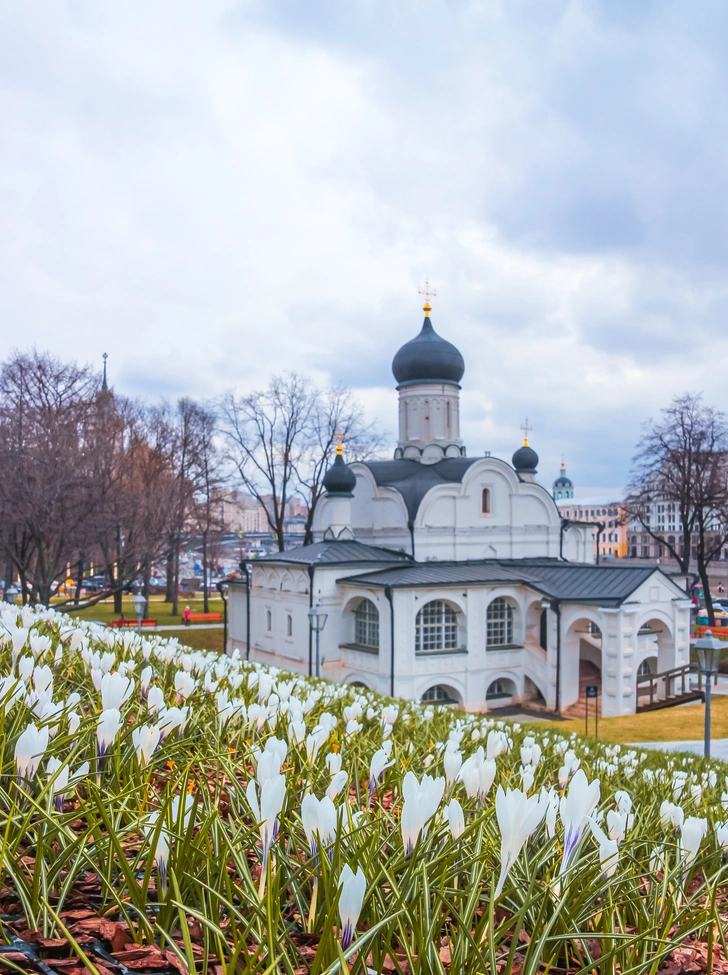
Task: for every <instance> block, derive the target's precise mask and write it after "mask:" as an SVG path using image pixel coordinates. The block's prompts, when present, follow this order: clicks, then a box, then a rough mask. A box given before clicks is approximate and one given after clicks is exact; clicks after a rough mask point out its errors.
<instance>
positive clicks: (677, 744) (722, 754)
mask: <svg viewBox="0 0 728 975" xmlns="http://www.w3.org/2000/svg"><path fill="white" fill-rule="evenodd" d="M629 747H630V748H659V749H660V750H661V751H666V752H692V753H693V755H702V754H703V742H702V739H701V740H700V741H631V742H630V743H629ZM710 757H711V758H720V759H722V760H723V761H724V762H728V738H713V739H711V742H710Z"/></svg>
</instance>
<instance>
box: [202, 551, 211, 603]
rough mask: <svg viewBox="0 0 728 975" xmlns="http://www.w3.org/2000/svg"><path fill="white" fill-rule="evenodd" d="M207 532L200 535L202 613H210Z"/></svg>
mask: <svg viewBox="0 0 728 975" xmlns="http://www.w3.org/2000/svg"><path fill="white" fill-rule="evenodd" d="M207 576H208V572H207V532H203V533H202V612H203V613H209V612H210V595H209V593H208V591H207V590H208V585H207Z"/></svg>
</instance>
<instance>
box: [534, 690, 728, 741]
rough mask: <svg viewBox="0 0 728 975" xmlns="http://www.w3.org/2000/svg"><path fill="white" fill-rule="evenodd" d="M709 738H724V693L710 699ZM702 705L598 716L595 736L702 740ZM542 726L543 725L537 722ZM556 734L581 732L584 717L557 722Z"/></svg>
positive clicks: (727, 717)
mask: <svg viewBox="0 0 728 975" xmlns="http://www.w3.org/2000/svg"><path fill="white" fill-rule="evenodd" d="M710 710H711V737H712V738H728V695H725V694H721V695H719V696H716V697H714V698H713V699H712V701H711V707H710ZM704 721H705V705H704V704H692V705H684V706H682V707H675V708H665V709H664V710H662V711H648V712H647V713H645V714H626V715H624V716H623V717H621V718H600V719H599V737H600V738H601V739H604V740H605V741H614V742H620V743H622V742H628V741H702V739H703V723H704ZM541 727H543V725H541ZM557 727H558V730H559V733H560V734H568V733H569V732H572V731H576V732H578V733H579V734H582V735H583V734H584V719H583V718H580V719H578V720H576V721H564V722H560V723H559V724H558V726H557ZM589 733H590V735H593V734H594V718H593V716H592V717H590V718H589Z"/></svg>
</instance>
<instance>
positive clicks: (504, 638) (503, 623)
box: [485, 596, 516, 650]
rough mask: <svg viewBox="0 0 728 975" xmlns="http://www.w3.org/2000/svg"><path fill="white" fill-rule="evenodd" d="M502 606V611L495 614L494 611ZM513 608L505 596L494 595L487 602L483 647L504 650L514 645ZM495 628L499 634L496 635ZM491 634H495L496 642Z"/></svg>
mask: <svg viewBox="0 0 728 975" xmlns="http://www.w3.org/2000/svg"><path fill="white" fill-rule="evenodd" d="M502 608H503V612H502V613H501V614H500V615H498V616H496V615H495V614H496V612H497V611H500V610H501V609H502ZM514 616H515V613H514V609H513V606H512V605H511V604H510V603H509V602H508V600H507V599H506V598H505V596H496V597H495V599H491V601H490V602H489V603H488V608H487V609H486V611H485V649H486V650H505V649H508V648H510V647H514V646H515V645H516V644H515V642H514V636H513V631H514V622H515V620H514ZM496 628H497V630H499V631H500V636H496ZM491 636H496V639H498V642H494V640H493V639H491Z"/></svg>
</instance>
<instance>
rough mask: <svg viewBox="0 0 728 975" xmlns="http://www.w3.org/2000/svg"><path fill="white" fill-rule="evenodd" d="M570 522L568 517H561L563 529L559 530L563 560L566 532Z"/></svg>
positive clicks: (561, 557) (560, 556) (560, 553)
mask: <svg viewBox="0 0 728 975" xmlns="http://www.w3.org/2000/svg"><path fill="white" fill-rule="evenodd" d="M568 524H569V522H568V521H567V520H566V518H562V519H561V531H560V532H559V558H560V559H561V560H562V561H563V558H564V532H565V531H566V527H567V525H568Z"/></svg>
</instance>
